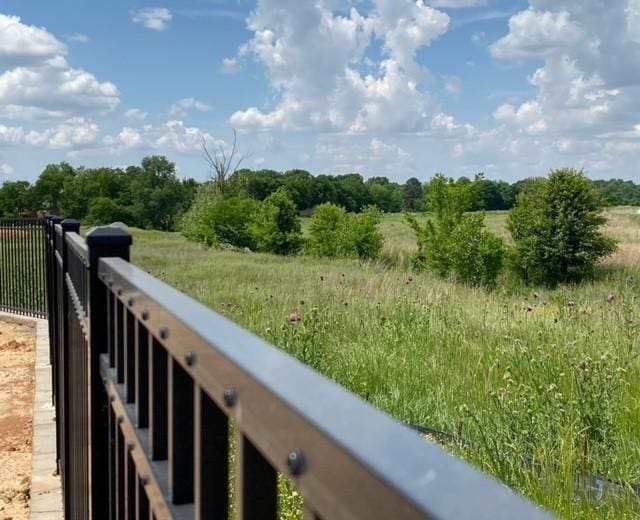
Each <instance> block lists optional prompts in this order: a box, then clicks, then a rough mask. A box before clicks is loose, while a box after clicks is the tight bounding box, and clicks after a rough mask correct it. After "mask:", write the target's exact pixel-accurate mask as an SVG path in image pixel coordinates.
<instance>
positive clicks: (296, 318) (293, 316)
mask: <svg viewBox="0 0 640 520" xmlns="http://www.w3.org/2000/svg"><path fill="white" fill-rule="evenodd" d="M301 321H302V317H301V316H300V315H299V314H298V313H297V312H292V313H291V314H289V323H299V322H301Z"/></svg>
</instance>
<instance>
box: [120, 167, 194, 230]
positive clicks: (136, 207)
mask: <svg viewBox="0 0 640 520" xmlns="http://www.w3.org/2000/svg"><path fill="white" fill-rule="evenodd" d="M127 175H130V176H131V184H130V192H131V197H132V215H133V217H134V220H135V223H136V225H138V226H140V227H142V228H151V229H159V230H162V231H171V230H173V229H175V227H176V224H177V222H178V216H179V215H180V214H181V213H182V211H183V210H184V200H185V194H184V186H183V184H182V183H181V182H180V180H179V179H178V178H177V177H176V166H175V164H174V163H172V162H171V161H169V160H168V159H167V158H166V157H163V156H157V155H156V156H151V157H145V158H144V159H142V165H141V167H137V166H130V167H129V168H127Z"/></svg>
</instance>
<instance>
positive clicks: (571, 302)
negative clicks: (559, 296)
mask: <svg viewBox="0 0 640 520" xmlns="http://www.w3.org/2000/svg"><path fill="white" fill-rule="evenodd" d="M575 306H576V302H574V301H568V302H567V307H575Z"/></svg>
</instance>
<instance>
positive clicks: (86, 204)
mask: <svg viewBox="0 0 640 520" xmlns="http://www.w3.org/2000/svg"><path fill="white" fill-rule="evenodd" d="M211 182H212V181H207V182H205V183H199V182H197V181H196V180H194V179H186V180H181V179H179V178H178V177H177V175H176V167H175V164H174V163H173V162H171V161H169V160H168V159H167V158H166V157H163V156H150V157H145V158H144V159H143V160H142V162H141V164H140V165H134V166H129V167H127V168H107V167H102V168H84V167H77V168H74V167H73V166H71V165H70V164H68V163H65V162H62V163H59V164H50V165H48V166H47V167H46V168H45V169H44V170H43V171H42V173H41V174H40V176H39V177H38V179H37V180H36V181H35V182H34V183H30V182H28V181H6V182H4V183H3V185H2V187H0V215H2V216H4V217H16V216H34V215H37V214H40V213H47V214H58V215H64V216H71V217H74V218H78V219H81V220H82V221H83V222H86V223H87V224H101V223H105V222H113V221H123V222H126V223H127V224H129V225H131V226H136V227H141V228H147V229H159V230H175V229H177V228H178V226H179V222H180V219H181V216H182V215H183V214H184V213H185V212H187V210H188V209H189V208H190V207H191V205H192V203H193V201H194V199H195V197H196V193H197V192H198V190H201V189H202V188H203V187H204V188H206V186H207V184H210V183H211ZM454 182H455V184H456V185H458V186H460V187H464V186H465V185H468V184H470V183H472V182H474V183H475V186H476V190H477V197H476V199H475V202H474V204H473V207H472V208H471V209H472V210H476V211H477V210H487V211H493V210H509V209H511V208H513V207H514V205H515V202H516V198H517V196H518V194H520V193H522V192H524V191H526V189H527V186H528V185H530V184H531V183H532V182H535V179H524V180H520V181H517V182H515V183H512V184H510V183H508V182H505V181H495V180H489V179H485V178H484V177H482V176H480V178H479V179H478V180H476V179H474V180H473V181H472V180H471V179H469V178H466V177H460V178H458V179H457V180H455V181H454ZM591 182H592V184H593V186H594V187H595V188H596V190H597V191H598V192H599V193H600V194H601V196H602V197H603V199H604V202H605V203H606V204H608V205H614V206H617V205H640V185H639V184H636V183H634V182H633V181H624V180H621V179H612V180H598V181H591ZM225 183H226V185H225V190H226V193H227V194H228V195H230V196H238V197H247V198H250V199H254V200H257V201H264V200H266V199H267V198H268V197H269V196H270V195H272V194H274V193H276V192H277V191H278V190H280V189H281V188H284V189H285V190H286V191H287V192H288V193H289V195H290V196H291V199H292V200H293V202H294V204H295V206H296V208H297V210H298V211H299V212H301V213H303V214H305V213H311V211H312V210H313V208H315V207H317V206H319V205H321V204H326V203H331V204H335V205H337V206H340V207H342V208H344V209H345V210H346V211H347V212H351V213H358V212H360V211H362V210H363V209H364V208H366V207H368V206H376V207H377V208H379V209H380V210H381V211H383V212H385V213H398V212H402V211H405V212H407V211H408V212H420V211H425V210H426V207H425V200H427V195H428V193H427V192H428V190H429V186H430V183H429V182H427V183H423V182H421V181H420V180H419V179H417V178H415V177H411V178H409V179H407V181H406V182H404V183H402V184H401V183H397V182H393V181H391V180H390V179H388V178H387V177H381V176H378V177H371V178H369V179H364V178H363V177H362V175H360V174H357V173H348V174H344V175H312V174H311V173H310V172H308V171H306V170H299V169H296V170H288V171H285V172H279V171H275V170H267V169H262V170H251V169H246V168H245V169H239V170H237V171H235V172H234V173H233V174H232V175H230V176H229V177H228V178H227V179H226V181H225Z"/></svg>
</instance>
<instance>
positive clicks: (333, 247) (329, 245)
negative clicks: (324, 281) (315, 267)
mask: <svg viewBox="0 0 640 520" xmlns="http://www.w3.org/2000/svg"><path fill="white" fill-rule="evenodd" d="M346 221H347V212H346V211H345V209H344V208H343V207H340V206H336V205H335V204H331V203H326V204H321V205H320V206H318V207H317V208H316V211H315V213H314V214H313V217H312V218H311V223H310V224H309V240H308V241H307V245H306V250H307V252H308V253H309V254H311V255H314V256H320V257H328V258H336V257H338V256H342V255H343V253H344V251H343V245H344V243H345V242H346V238H345V236H344V234H345V233H346Z"/></svg>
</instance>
